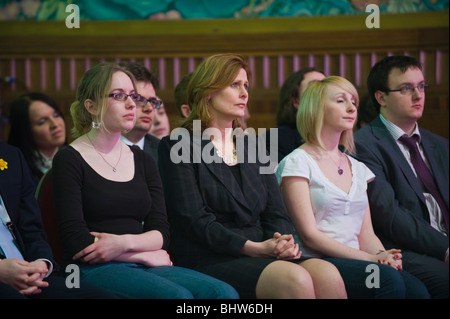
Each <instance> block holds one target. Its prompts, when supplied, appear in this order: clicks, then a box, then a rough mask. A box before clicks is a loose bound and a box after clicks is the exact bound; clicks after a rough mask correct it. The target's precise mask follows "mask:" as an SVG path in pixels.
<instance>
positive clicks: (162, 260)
mask: <svg viewBox="0 0 450 319" xmlns="http://www.w3.org/2000/svg"><path fill="white" fill-rule="evenodd" d="M133 257H134V258H137V261H136V262H138V263H140V264H143V265H144V266H147V267H158V266H172V265H173V263H172V260H170V255H169V254H168V253H167V251H165V250H163V249H159V250H154V251H142V252H137V253H133ZM134 258H133V259H134Z"/></svg>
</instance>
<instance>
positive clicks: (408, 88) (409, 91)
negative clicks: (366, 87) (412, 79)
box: [387, 83, 429, 95]
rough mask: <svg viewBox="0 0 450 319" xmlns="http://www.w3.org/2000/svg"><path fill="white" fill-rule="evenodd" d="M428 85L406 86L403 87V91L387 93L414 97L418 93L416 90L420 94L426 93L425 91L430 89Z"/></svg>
mask: <svg viewBox="0 0 450 319" xmlns="http://www.w3.org/2000/svg"><path fill="white" fill-rule="evenodd" d="M428 86H429V85H428V84H425V83H422V84H419V85H418V86H414V85H406V86H404V87H402V88H401V89H398V90H387V92H400V94H402V95H407V94H409V95H412V94H414V92H415V91H416V89H418V90H419V92H420V93H423V92H425V89H426V88H428Z"/></svg>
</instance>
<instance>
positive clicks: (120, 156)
mask: <svg viewBox="0 0 450 319" xmlns="http://www.w3.org/2000/svg"><path fill="white" fill-rule="evenodd" d="M86 136H87V138H88V140H89V142H90V143H91V145H92V147H93V148H94V150H95V151H96V152H97V153H98V155H100V157H101V158H102V159H103V160H104V161H105V163H106V164H108V165H109V166H111V168H112V171H113V172H114V173H115V172H117V168H116V167H117V165H118V164H119V162H120V159H121V158H122V143H121V142H120V141H119V143H120V153H119V159H118V160H117V163H116V165H114V166H113V165H111V164H110V163H109V162H108V161H107V160H106V159H105V158H104V157H103V155H102V153H100V152H99V151H97V149H96V148H95V145H94V143H92V141H91V139H90V137H89V135H86Z"/></svg>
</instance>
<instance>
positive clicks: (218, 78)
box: [181, 53, 250, 132]
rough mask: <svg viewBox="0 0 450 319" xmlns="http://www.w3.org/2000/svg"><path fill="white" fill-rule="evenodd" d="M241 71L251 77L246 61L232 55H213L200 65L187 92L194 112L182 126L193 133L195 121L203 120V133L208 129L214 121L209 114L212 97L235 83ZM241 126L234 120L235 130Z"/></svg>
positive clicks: (189, 103)
mask: <svg viewBox="0 0 450 319" xmlns="http://www.w3.org/2000/svg"><path fill="white" fill-rule="evenodd" d="M241 69H244V70H245V71H246V72H247V77H250V69H249V67H248V65H247V62H246V61H245V59H244V58H243V57H242V56H240V55H236V54H231V53H224V54H216V55H212V56H210V57H208V58H207V59H205V60H204V61H203V62H202V63H200V65H199V66H198V67H197V69H196V70H195V71H194V72H193V74H192V77H191V79H190V81H189V84H188V86H187V90H186V95H187V102H188V105H189V107H190V108H191V110H192V111H191V113H190V114H189V116H188V117H187V118H186V119H185V120H184V121H183V122H182V123H181V126H182V127H184V128H186V129H188V130H189V131H191V132H192V130H193V120H201V130H202V132H203V130H205V129H206V128H208V127H209V126H210V123H211V121H212V120H213V119H212V117H211V114H210V112H209V107H210V102H209V97H210V95H211V94H212V93H214V92H217V91H219V90H221V89H223V88H225V87H227V86H228V85H230V84H231V83H233V81H234V79H235V78H236V76H237V74H238V73H239V70H241ZM240 126H241V125H240V123H239V120H238V119H236V120H234V122H233V128H237V127H240Z"/></svg>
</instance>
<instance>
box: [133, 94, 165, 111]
mask: <svg viewBox="0 0 450 319" xmlns="http://www.w3.org/2000/svg"><path fill="white" fill-rule="evenodd" d="M147 102H150V104H151V105H152V106H153V108H154V109H155V110H159V109H160V108H161V106H162V103H163V101H161V100H159V99H157V98H156V97H152V98H149V99H146V98H145V97H143V96H142V95H139V98H138V99H137V100H136V106H139V107H144V106H146V105H147Z"/></svg>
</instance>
